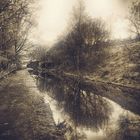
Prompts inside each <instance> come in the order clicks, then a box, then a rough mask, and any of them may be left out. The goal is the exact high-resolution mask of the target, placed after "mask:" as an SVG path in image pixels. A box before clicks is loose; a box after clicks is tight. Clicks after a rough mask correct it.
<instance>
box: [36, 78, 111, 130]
mask: <svg viewBox="0 0 140 140" xmlns="http://www.w3.org/2000/svg"><path fill="white" fill-rule="evenodd" d="M37 86H38V88H39V90H40V91H42V92H44V91H48V94H49V96H51V97H52V98H54V99H55V100H57V101H58V104H59V106H61V107H63V109H64V111H65V112H66V113H68V115H69V116H70V118H71V119H72V121H73V123H74V125H75V126H82V127H86V128H91V129H93V130H95V131H98V130H99V129H100V128H103V127H104V126H105V125H106V124H107V123H108V121H109V117H110V115H111V107H110V104H109V103H108V101H106V100H105V99H104V98H102V97H100V96H97V95H95V94H93V93H91V92H90V91H83V90H81V89H80V88H79V84H78V83H76V82H73V83H71V84H70V85H69V84H68V83H67V84H66V83H64V82H63V81H60V80H58V79H55V78H52V77H46V78H44V79H40V78H37Z"/></svg>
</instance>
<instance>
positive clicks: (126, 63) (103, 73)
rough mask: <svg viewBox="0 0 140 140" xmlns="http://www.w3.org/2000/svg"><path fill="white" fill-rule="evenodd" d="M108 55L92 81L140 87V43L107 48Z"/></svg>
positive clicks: (92, 76) (92, 75) (95, 72)
mask: <svg viewBox="0 0 140 140" xmlns="http://www.w3.org/2000/svg"><path fill="white" fill-rule="evenodd" d="M106 51H107V52H108V55H107V56H106V59H104V61H103V63H102V64H101V65H98V67H97V68H96V70H95V71H94V72H93V73H90V74H89V73H86V76H87V77H88V78H90V79H92V78H94V79H98V80H105V81H109V82H115V83H120V84H124V85H130V86H135V87H139V86H140V42H135V43H124V44H121V45H114V46H109V47H107V48H106Z"/></svg>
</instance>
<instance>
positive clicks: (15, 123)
mask: <svg viewBox="0 0 140 140" xmlns="http://www.w3.org/2000/svg"><path fill="white" fill-rule="evenodd" d="M63 139H64V138H63V134H62V133H61V132H60V131H59V130H57V128H56V125H55V123H54V120H53V116H52V112H51V109H50V107H49V105H48V104H46V103H45V102H44V98H43V96H42V95H41V94H40V93H39V91H38V90H37V87H36V84H35V81H34V80H33V78H32V77H31V76H30V75H29V74H28V72H27V71H26V70H21V71H18V72H17V73H16V74H13V75H12V76H10V77H8V78H7V79H4V80H3V81H1V82H0V140H63Z"/></svg>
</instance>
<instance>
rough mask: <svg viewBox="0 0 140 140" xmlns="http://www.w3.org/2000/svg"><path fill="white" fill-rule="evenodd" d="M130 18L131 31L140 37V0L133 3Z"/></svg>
mask: <svg viewBox="0 0 140 140" xmlns="http://www.w3.org/2000/svg"><path fill="white" fill-rule="evenodd" d="M128 19H129V21H130V23H131V25H132V28H131V31H132V32H133V33H134V34H136V37H137V38H138V39H140V1H138V0H137V1H135V2H133V3H132V6H131V8H130V16H129V17H128Z"/></svg>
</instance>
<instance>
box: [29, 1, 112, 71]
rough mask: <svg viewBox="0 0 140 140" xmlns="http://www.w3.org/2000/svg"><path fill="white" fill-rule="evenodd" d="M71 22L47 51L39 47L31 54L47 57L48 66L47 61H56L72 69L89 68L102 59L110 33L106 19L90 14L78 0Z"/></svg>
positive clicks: (64, 67)
mask: <svg viewBox="0 0 140 140" xmlns="http://www.w3.org/2000/svg"><path fill="white" fill-rule="evenodd" d="M69 23H70V24H69V27H68V29H67V31H66V32H65V33H64V34H63V36H61V37H60V38H59V40H58V42H57V43H56V44H55V45H54V46H53V48H52V49H50V50H49V51H47V53H46V55H44V52H45V51H44V50H43V51H41V50H40V51H39V48H37V49H36V50H35V52H32V55H31V56H32V58H35V56H36V58H37V60H39V61H45V62H46V67H47V66H48V63H49V64H50V63H54V64H53V65H54V66H55V68H57V69H64V70H73V71H81V70H86V69H87V68H89V67H91V66H93V67H94V66H95V65H96V63H100V62H101V60H102V59H104V57H105V52H104V48H105V46H107V44H108V42H109V36H110V33H109V31H108V30H107V28H106V25H105V23H104V22H103V21H102V20H101V19H92V18H91V17H90V16H88V15H87V14H86V12H85V7H84V4H83V2H79V4H78V6H77V7H76V8H74V9H73V14H72V18H71V19H70V22H69ZM101 50H102V51H101ZM40 52H42V55H41V56H42V57H40V58H39V57H38V55H37V54H39V53H40ZM43 56H44V57H43ZM89 65H90V66H89ZM51 66H52V65H51ZM43 67H44V65H43Z"/></svg>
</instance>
